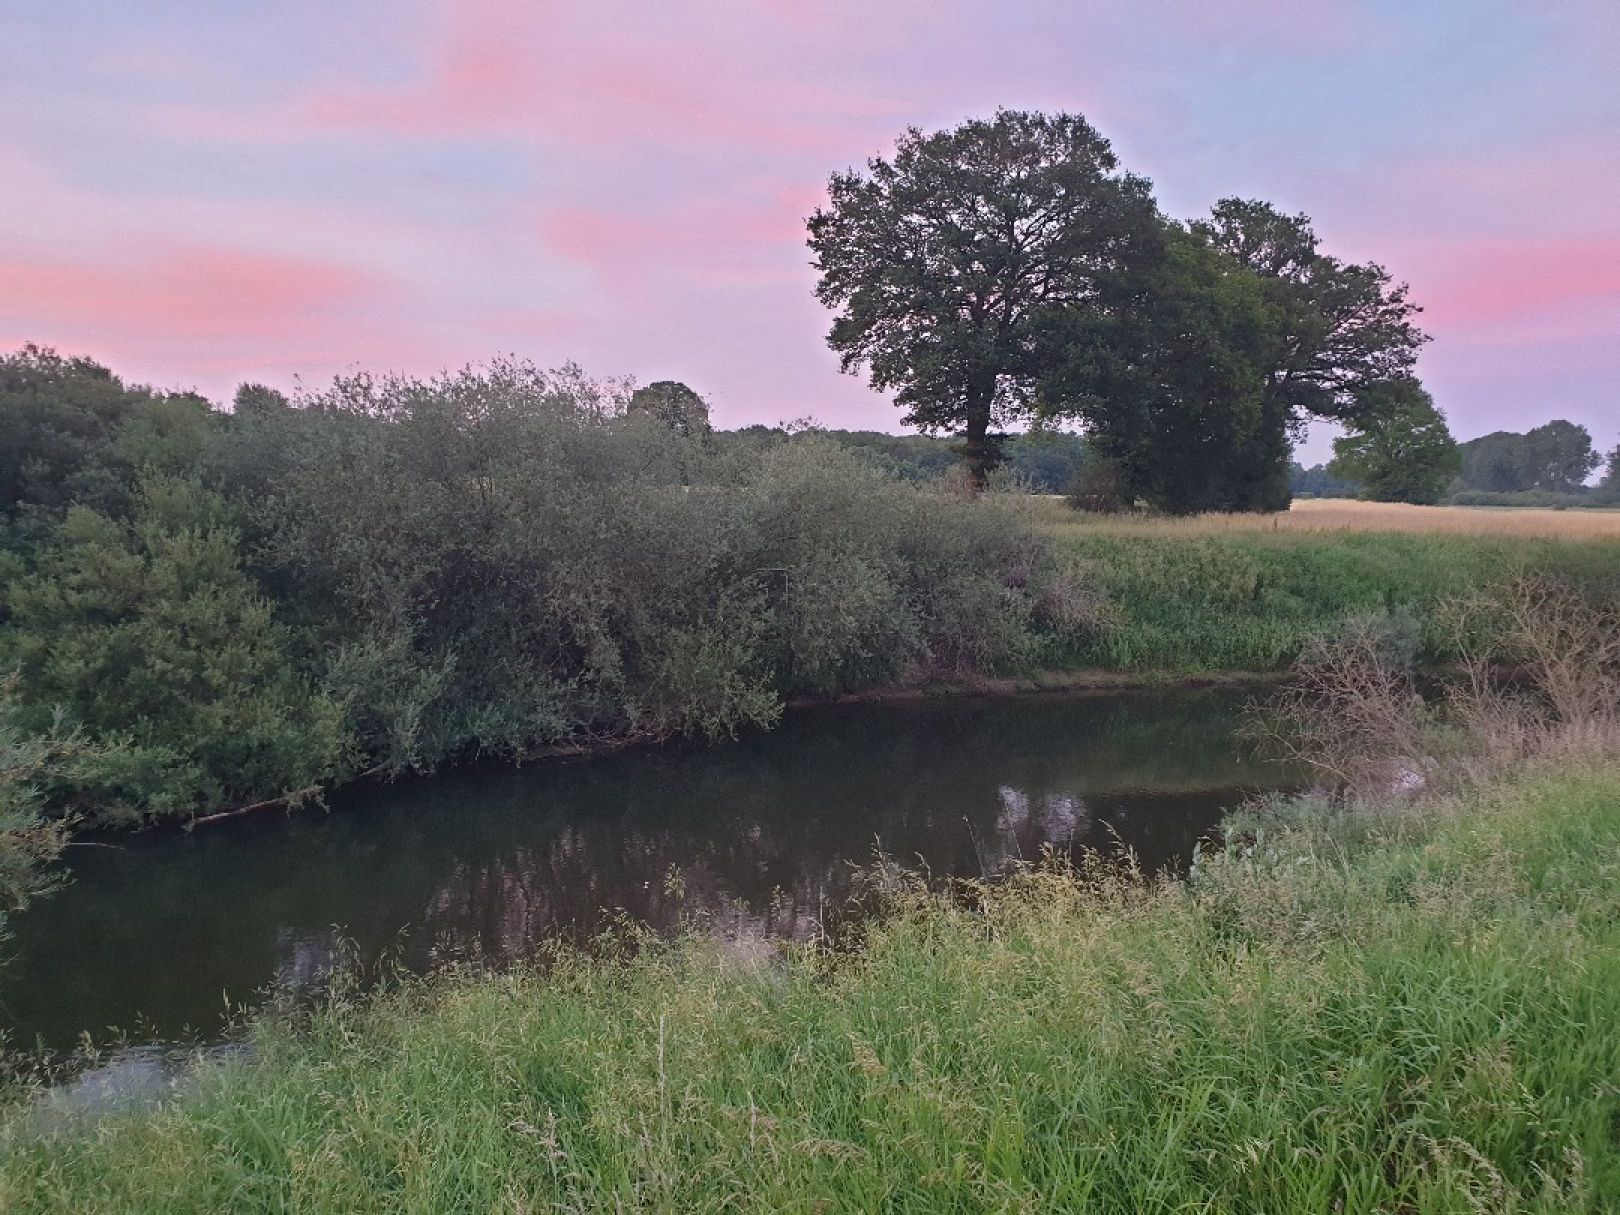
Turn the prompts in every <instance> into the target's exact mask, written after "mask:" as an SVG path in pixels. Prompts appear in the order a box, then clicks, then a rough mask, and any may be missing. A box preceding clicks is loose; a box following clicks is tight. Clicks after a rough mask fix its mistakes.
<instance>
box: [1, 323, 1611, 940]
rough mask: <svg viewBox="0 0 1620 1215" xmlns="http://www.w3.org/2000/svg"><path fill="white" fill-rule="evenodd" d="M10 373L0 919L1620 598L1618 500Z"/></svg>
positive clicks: (559, 375)
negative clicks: (1232, 479)
mask: <svg viewBox="0 0 1620 1215" xmlns="http://www.w3.org/2000/svg"><path fill="white" fill-rule="evenodd" d="M0 389H3V391H4V393H5V394H6V399H7V401H8V402H9V404H8V406H7V408H8V409H9V410H11V411H12V413H13V414H14V415H15V418H14V422H15V423H16V426H17V427H18V428H19V429H18V434H19V436H21V438H22V440H24V441H23V442H21V443H19V445H18V446H17V448H16V450H14V451H11V452H10V453H9V454H8V458H9V459H11V460H12V462H13V464H14V466H15V467H14V468H13V470H12V471H13V473H14V474H15V475H13V476H11V477H10V479H9V480H8V482H7V495H8V496H6V498H5V500H4V501H0V574H3V575H4V577H3V578H0V677H3V679H4V682H3V683H0V742H3V744H4V746H3V748H0V749H3V750H4V752H5V755H6V756H9V757H11V758H10V759H8V760H7V762H5V763H4V764H0V917H3V916H4V915H5V914H6V913H7V912H8V911H14V910H16V909H17V908H18V907H20V906H21V905H22V904H23V903H24V902H25V901H26V899H27V898H28V897H29V895H30V894H31V893H32V892H33V891H34V890H36V889H37V888H38V887H39V885H40V883H41V882H42V881H44V882H48V881H49V878H48V876H45V875H43V874H42V873H41V865H42V864H45V865H48V862H49V860H50V858H51V857H52V856H53V855H54V854H55V853H56V852H57V851H58V850H59V849H60V847H61V845H62V844H63V842H64V841H65V839H66V838H67V836H68V834H69V833H71V832H72V831H74V830H79V829H86V828H88V829H100V828H109V827H112V828H119V827H141V826H148V825H154V824H159V823H181V824H184V823H188V822H189V823H195V822H199V821H208V820H209V819H210V818H211V817H212V816H216V815H222V814H223V815H228V816H235V814H237V813H238V812H240V811H242V810H243V808H245V807H255V806H257V807H264V808H267V809H268V808H275V807H281V806H296V805H299V804H301V803H302V802H304V801H306V800H309V799H311V798H318V797H320V796H322V795H323V793H324V792H326V791H330V790H333V789H336V788H340V787H342V786H343V785H344V784H346V783H348V782H350V781H352V780H355V779H356V778H358V777H360V776H361V775H363V774H364V775H368V776H376V775H383V776H387V775H390V774H401V773H406V772H416V773H420V772H426V771H433V770H437V769H439V768H443V767H448V766H452V765H456V764H460V763H464V762H468V761H471V760H476V759H486V758H507V759H512V760H520V761H521V760H522V759H524V758H525V757H531V758H532V757H536V756H539V755H544V754H547V753H561V754H570V755H577V754H583V753H589V752H592V751H605V750H611V749H616V748H617V747H619V746H622V745H624V744H626V743H631V742H642V741H648V740H658V739H662V738H668V737H676V736H684V737H697V738H709V739H715V740H720V739H725V738H728V737H732V736H734V735H735V734H736V733H737V732H739V731H742V730H748V729H757V728H762V727H767V726H769V725H770V724H771V723H772V722H774V721H775V720H776V718H777V716H778V715H779V714H780V713H781V712H782V711H783V709H784V707H785V706H787V705H791V704H801V703H805V702H815V701H837V700H839V699H841V698H844V697H854V698H872V697H881V696H893V695H922V694H928V693H929V692H930V691H931V692H932V693H933V694H939V693H942V692H946V691H951V690H967V691H975V690H977V691H982V692H997V691H1005V690H1009V689H1018V688H1025V687H1033V688H1039V687H1054V686H1056V687H1079V686H1090V685H1097V686H1109V687H1123V686H1131V685H1137V684H1163V683H1167V682H1178V681H1188V680H1196V681H1200V682H1202V681H1207V680H1209V679H1215V678H1220V679H1225V678H1233V677H1234V676H1232V675H1230V674H1229V673H1231V672H1245V673H1252V674H1256V675H1262V676H1263V675H1266V674H1268V673H1271V674H1274V673H1276V672H1280V671H1283V670H1285V669H1286V668H1287V667H1288V665H1289V664H1290V663H1292V662H1293V661H1294V660H1295V659H1296V658H1298V656H1299V655H1300V654H1301V653H1303V652H1304V651H1305V649H1306V648H1307V647H1308V646H1309V645H1310V644H1311V643H1312V641H1313V639H1314V638H1317V637H1319V636H1322V635H1324V634H1327V633H1332V632H1333V631H1334V630H1336V629H1339V628H1341V627H1343V625H1344V624H1345V622H1346V621H1348V620H1351V619H1354V618H1356V617H1359V616H1362V615H1365V614H1367V613H1380V612H1382V613H1390V614H1394V615H1397V616H1400V617H1402V618H1410V620H1411V621H1413V622H1414V627H1415V628H1416V630H1417V632H1418V633H1419V635H1420V643H1419V655H1418V656H1419V659H1420V660H1421V661H1424V662H1445V661H1447V660H1448V659H1449V658H1450V657H1451V655H1450V652H1449V650H1448V648H1447V647H1448V644H1449V641H1448V639H1447V638H1446V637H1445V636H1444V635H1443V630H1442V629H1440V628H1439V627H1438V626H1437V625H1436V623H1435V621H1434V620H1433V619H1432V612H1433V609H1434V607H1435V605H1437V604H1439V603H1441V602H1444V601H1446V600H1448V599H1451V598H1455V597H1457V596H1459V595H1461V594H1464V593H1466V592H1468V591H1469V590H1471V589H1473V588H1476V587H1479V586H1485V585H1495V584H1500V583H1502V582H1505V581H1506V580H1508V579H1510V578H1512V577H1514V576H1517V575H1520V574H1538V575H1544V576H1552V577H1557V578H1560V579H1563V580H1566V581H1569V582H1571V583H1573V584H1576V585H1579V586H1583V587H1586V588H1588V589H1590V590H1592V591H1594V592H1597V593H1607V592H1610V591H1613V590H1615V589H1616V588H1617V586H1620V534H1616V535H1614V536H1610V535H1608V534H1607V533H1606V532H1604V531H1602V530H1601V528H1595V527H1594V522H1593V521H1594V520H1595V521H1597V522H1598V523H1600V524H1606V523H1607V521H1608V519H1609V518H1610V517H1609V516H1602V517H1600V516H1596V515H1575V514H1572V513H1570V512H1541V513H1539V514H1538V516H1537V518H1536V519H1535V520H1534V521H1533V527H1532V528H1529V529H1528V530H1527V532H1526V534H1522V535H1510V534H1503V533H1502V531H1501V530H1500V529H1499V528H1498V525H1497V523H1496V520H1498V519H1499V518H1501V517H1502V516H1501V514H1500V513H1499V512H1483V511H1481V512H1468V511H1462V512H1459V511H1455V510H1449V511H1448V510H1444V509H1442V508H1423V507H1393V506H1388V505H1384V504H1334V505H1331V506H1330V505H1328V504H1325V503H1320V502H1309V501H1307V502H1301V503H1299V504H1298V505H1297V507H1296V508H1295V510H1293V511H1290V512H1287V513H1286V514H1272V515H1243V516H1231V515H1227V516H1209V515H1204V516H1192V517H1188V518H1180V519H1168V518H1162V517H1161V518H1154V517H1144V516H1140V515H1135V514H1130V513H1126V514H1114V515H1091V514H1083V513H1080V512H1077V511H1075V510H1073V509H1071V505H1070V504H1069V503H1068V502H1065V501H1063V500H1059V499H1056V498H1051V497H1041V496H1036V495H1032V494H1029V493H1025V492H1021V491H1022V490H1023V489H1025V488H1028V486H1029V485H1031V484H1032V483H1033V482H1032V481H1031V480H1030V478H1031V477H1032V476H1034V475H1039V476H1041V477H1044V478H1046V480H1047V483H1048V484H1050V482H1051V478H1053V477H1057V476H1061V475H1063V474H1062V471H1061V470H1062V468H1063V467H1065V466H1067V467H1069V468H1070V471H1071V472H1072V471H1073V469H1074V467H1076V466H1075V465H1074V463H1073V462H1074V461H1076V460H1078V461H1080V465H1079V467H1082V468H1083V467H1084V462H1085V460H1086V459H1087V458H1088V457H1087V456H1086V454H1085V447H1084V444H1080V445H1079V446H1076V444H1077V443H1079V441H1078V440H1077V439H1075V438H1074V436H1068V437H1067V440H1066V441H1064V442H1059V441H1058V440H1057V439H1056V438H1053V437H1050V436H1048V437H1044V438H1042V437H1036V438H1030V439H1027V440H1022V441H1021V445H1020V446H1018V447H1017V449H1016V450H1017V453H1018V454H1017V456H1016V459H1015V461H1014V464H1013V468H1012V475H1010V476H1009V477H1008V478H1007V480H1006V483H1005V484H1001V483H1000V482H997V483H996V484H994V485H992V487H991V490H990V491H989V492H986V493H984V494H982V495H980V496H978V497H977V498H970V497H967V496H964V495H963V494H962V493H961V492H959V491H960V488H961V487H957V489H955V490H953V488H952V486H951V484H950V477H949V476H945V477H936V478H935V479H934V480H926V479H921V480H918V479H911V480H908V479H905V478H904V477H903V476H902V475H898V474H897V472H896V470H897V468H900V467H901V465H899V464H898V463H897V460H898V459H899V457H898V456H897V455H896V454H895V453H894V452H891V451H886V450H884V449H882V447H881V446H873V444H874V442H875V440H874V437H873V436H870V435H853V436H847V438H848V439H849V440H850V441H849V442H845V441H844V440H842V439H840V438H839V437H838V436H837V435H835V434H831V433H823V432H819V431H816V430H814V429H813V428H811V429H803V428H792V427H789V428H783V429H780V430H767V429H765V428H752V429H750V430H746V431H740V432H717V431H714V430H712V429H711V428H710V427H709V424H708V419H707V409H706V406H705V405H704V403H703V401H702V399H701V398H699V397H698V396H697V395H696V394H695V393H692V392H691V391H690V390H689V389H684V388H683V387H682V386H680V385H670V384H664V385H654V386H650V387H649V389H646V390H637V391H635V392H631V391H630V389H629V387H628V385H624V384H614V383H602V382H597V381H592V380H590V379H588V378H587V377H585V376H584V375H583V374H582V373H581V372H580V371H579V369H578V368H575V367H565V368H562V369H560V370H557V371H552V372H546V371H541V370H539V369H538V368H536V367H534V366H533V365H531V364H527V363H521V362H515V361H497V362H495V363H492V364H490V365H489V366H487V367H483V368H471V369H468V370H465V371H462V372H458V373H454V374H447V375H444V376H442V377H439V378H438V379H434V380H426V381H424V380H413V379H406V378H399V377H373V376H370V375H365V374H357V375H355V376H352V377H349V378H346V379H339V380H338V381H336V382H334V384H333V385H332V386H331V387H330V388H328V389H327V390H325V391H323V392H320V393H314V394H306V395H304V396H302V397H300V398H299V399H298V400H296V401H289V400H287V399H286V398H284V397H282V396H281V395H280V394H278V393H276V392H274V391H272V390H270V389H266V388H263V387H260V386H255V385H244V386H243V388H242V389H241V390H240V391H239V392H238V394H237V399H236V401H235V404H234V409H233V410H232V411H231V412H224V411H221V410H218V409H215V408H213V407H212V406H211V405H210V404H209V403H208V402H206V401H203V400H201V399H200V398H196V397H191V396H186V395H184V394H178V395H176V394H170V395H164V394H158V393H154V392H152V391H150V390H148V389H144V388H140V387H135V386H129V385H125V384H124V383H123V382H122V381H120V380H119V379H118V378H117V377H116V376H114V375H113V374H112V373H111V372H110V371H108V370H107V369H105V368H102V367H100V366H98V365H96V364H94V363H92V362H89V361H88V360H84V359H68V358H63V357H61V356H58V355H56V354H54V353H53V352H50V351H47V350H41V349H38V348H34V347H29V348H25V349H24V350H23V351H22V352H20V353H18V354H16V355H12V356H8V357H6V358H4V359H0ZM654 389H656V391H654ZM936 454H937V453H936ZM1020 462H1021V463H1020ZM1436 511H1439V512H1440V513H1438V514H1437V513H1432V512H1436ZM1464 515H1466V516H1467V517H1466V518H1463V517H1462V516H1464ZM1525 517H1528V513H1527V515H1526V516H1525ZM1442 519H1443V521H1442ZM1335 520H1341V521H1346V525H1345V526H1344V527H1339V526H1338V525H1337V523H1336V522H1335ZM1369 520H1371V523H1369V522H1368V521H1369ZM1549 520H1551V521H1549ZM1532 531H1533V533H1534V534H1530V532H1532ZM1553 536H1556V537H1558V539H1557V541H1556V542H1551V541H1550V537H1553ZM913 689H916V691H913ZM0 931H3V920H0Z"/></svg>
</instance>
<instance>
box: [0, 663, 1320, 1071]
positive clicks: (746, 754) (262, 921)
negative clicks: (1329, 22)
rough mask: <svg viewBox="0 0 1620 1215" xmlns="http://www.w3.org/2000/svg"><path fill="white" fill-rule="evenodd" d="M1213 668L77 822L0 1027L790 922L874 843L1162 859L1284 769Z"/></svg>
mask: <svg viewBox="0 0 1620 1215" xmlns="http://www.w3.org/2000/svg"><path fill="white" fill-rule="evenodd" d="M1238 709H1239V700H1238V698H1236V697H1234V695H1233V694H1231V693H1224V692H1223V693H1199V694H1187V693H1182V694H1177V695H1164V694H1156V695H1132V696H1118V695H1115V696H1110V697H1107V698H1095V697H1093V698H1077V697H1066V698H1046V697H1040V698H1027V699H1013V700H1001V701H990V700H955V701H939V702H917V703H907V704H886V705H859V706H847V707H841V708H836V709H823V710H814V711H805V712H801V713H799V714H797V715H795V716H794V717H793V718H792V719H790V721H789V722H788V723H786V724H785V725H784V726H783V727H782V728H781V729H779V730H778V731H776V732H774V733H772V734H770V735H766V736H762V737H758V738H751V739H747V740H744V741H743V742H741V743H738V744H735V745H728V746H724V747H715V748H696V747H694V748H681V749H674V750H662V751H656V752H646V753H640V754H629V755H621V756H617V757H614V758H611V759H603V760H597V761H593V762H589V763H581V764H572V765H562V766H559V765H549V766H537V767H531V768H527V769H522V770H511V769H498V770H484V771H477V772H467V773H460V774H456V775H453V776H449V777H444V778H440V779H436V780H431V781H420V782H412V783H405V784H398V785H394V786H389V787H383V788H375V789H368V790H364V791H360V792H356V793H353V794H350V795H346V796H344V797H343V798H341V799H339V800H338V802H337V803H336V804H334V806H333V812H332V813H324V814H323V813H320V812H305V813H302V814H300V815H298V816H295V817H293V818H292V819H290V820H289V819H285V818H282V817H280V816H269V817H265V818H260V819H257V820H242V821H239V822H236V823H233V824H229V825H225V826H219V827H211V828H207V829H204V830H200V831H198V832H196V833H194V834H192V835H169V836H165V837H161V838H144V839H132V840H125V841H120V845H121V846H119V847H117V848H112V849H108V848H94V849H84V850H81V851H80V852H79V853H78V854H77V855H76V856H75V858H74V864H73V869H74V879H75V880H74V884H73V885H72V886H71V887H69V888H68V889H67V890H65V891H62V892H60V893H58V894H57V895H56V896H54V897H52V898H49V899H46V900H44V901H42V902H40V903H39V904H37V905H36V906H35V907H34V908H32V909H30V910H29V911H28V912H27V913H25V914H24V915H22V916H21V917H19V918H18V919H17V921H16V929H17V934H16V939H15V941H14V942H13V943H12V950H11V952H12V953H13V955H14V956H13V957H12V959H11V960H10V961H9V963H8V964H7V965H5V966H4V967H3V968H0V1022H4V1023H5V1024H6V1025H7V1026H9V1027H10V1029H11V1031H12V1033H13V1035H14V1040H19V1041H21V1042H31V1041H33V1040H34V1039H36V1038H38V1039H41V1040H43V1041H44V1042H45V1043H46V1044H47V1045H50V1046H56V1047H60V1046H65V1045H69V1044H71V1042H72V1041H73V1039H74V1038H75V1037H76V1035H77V1034H78V1032H79V1031H80V1030H89V1031H91V1032H92V1033H93V1034H98V1035H99V1034H104V1033H105V1032H106V1031H107V1030H109V1029H110V1028H114V1027H116V1028H121V1029H129V1028H130V1027H132V1026H135V1025H137V1024H140V1025H143V1026H146V1027H148V1028H146V1029H143V1031H142V1032H143V1033H147V1034H150V1035H153V1036H156V1037H160V1038H161V1037H173V1036H177V1035H179V1034H181V1033H182V1031H183V1030H184V1029H185V1028H186V1027H191V1028H193V1029H198V1030H201V1031H202V1032H204V1033H205V1034H206V1033H208V1032H211V1031H213V1030H214V1029H215V1028H216V1027H217V1026H218V1024H219V1022H220V1016H221V1012H222V1010H223V1008H224V1006H225V1002H226V1000H227V998H229V999H230V1000H234V1001H242V1000H246V999H248V998H249V997H250V996H252V995H253V993H255V992H258V991H262V990H263V989H265V988H266V987H269V986H273V987H277V988H280V989H283V990H307V989H311V988H316V987H319V986H320V985H321V984H322V983H323V982H324V981H325V979H326V978H327V976H328V975H329V974H330V972H331V969H332V967H333V966H334V965H336V964H338V962H339V959H340V958H344V957H347V956H348V951H350V950H353V951H357V952H358V955H359V958H360V959H361V960H362V961H374V960H376V959H377V958H379V957H383V956H392V957H396V958H397V959H398V960H400V961H402V962H403V963H404V964H406V965H408V966H411V967H413V968H418V969H420V968H425V967H429V966H432V965H434V964H435V963H438V962H441V961H443V960H445V959H449V958H463V957H471V956H477V957H488V958H492V959H495V960H501V959H509V958H514V957H518V956H521V955H523V954H525V953H527V952H529V951H530V950H531V949H532V948H533V946H534V944H535V943H536V942H537V941H540V940H543V939H545V938H547V937H551V936H555V935H559V934H561V935H564V936H568V937H571V938H575V939H584V938H589V937H591V936H593V935H595V934H597V933H600V932H602V931H604V930H605V929H607V928H608V927H609V926H610V925H611V924H612V923H613V922H614V920H615V918H616V917H619V916H622V915H629V916H630V917H633V918H635V919H637V920H641V921H645V922H648V923H651V924H653V925H655V926H658V927H661V928H671V927H673V926H675V925H677V924H679V923H682V922H686V921H690V920H691V919H692V918H694V917H701V918H703V919H705V920H706V921H707V922H709V923H710V924H711V925H712V927H713V929H714V930H715V931H717V932H720V933H722V934H725V935H727V936H729V937H732V938H735V939H739V940H747V939H750V938H755V937H760V936H767V937H769V936H786V937H804V936H806V935H808V934H809V933H810V932H812V931H813V930H814V928H815V926H816V924H817V923H818V922H820V921H821V919H822V918H823V917H824V916H825V914H826V913H827V910H828V908H830V907H832V906H835V905H836V904H837V903H838V902H839V901H840V900H841V899H842V898H843V897H844V896H845V894H846V892H847V890H848V886H849V873H850V865H851V863H852V862H864V861H868V860H870V859H872V858H873V857H874V856H875V855H877V854H878V853H879V852H880V851H881V852H882V853H884V854H887V855H889V856H892V857H894V858H895V859H897V860H898V861H900V862H901V863H903V864H916V865H921V866H924V867H926V868H927V869H929V870H930V871H932V872H934V873H936V874H941V875H944V874H949V875H962V876H967V875H984V874H989V875H993V874H997V873H1000V872H1002V871H1003V870H1004V869H1005V868H1006V866H1007V865H1008V864H1010V863H1013V862H1015V861H1018V860H1020V859H1022V860H1031V859H1034V858H1036V857H1038V856H1039V854H1040V852H1041V850H1042V848H1043V847H1045V846H1052V847H1057V848H1060V849H1075V848H1079V847H1084V846H1089V847H1104V848H1106V847H1110V846H1112V845H1114V843H1115V841H1116V840H1118V841H1123V843H1124V844H1126V845H1128V846H1129V847H1130V848H1132V849H1133V850H1134V851H1135V852H1136V853H1137V854H1138V856H1139V858H1140V860H1141V862H1142V864H1143V866H1144V867H1145V868H1148V869H1154V868H1159V867H1163V866H1166V865H1172V866H1173V865H1179V864H1181V863H1184V862H1185V860H1186V859H1187V858H1188V857H1189V856H1190V855H1191V852H1192V850H1193V848H1194V846H1195V844H1196V842H1197V840H1198V839H1199V838H1200V837H1201V836H1203V835H1204V834H1205V833H1207V832H1208V831H1209V829H1210V828H1211V827H1212V826H1213V825H1214V824H1215V822H1216V821H1217V820H1218V818H1219V817H1220V815H1221V814H1222V813H1223V812H1224V811H1225V810H1226V809H1227V808H1229V807H1231V806H1232V805H1234V804H1235V803H1237V802H1238V801H1240V800H1241V799H1242V798H1243V797H1244V796H1245V795H1246V794H1248V793H1250V792H1252V791H1256V790H1260V789H1265V788H1274V787H1280V786H1282V785H1284V784H1286V783H1288V781H1289V774H1288V773H1286V772H1284V771H1281V770H1279V769H1278V768H1277V767H1275V766H1273V765H1269V764H1267V763H1264V762H1262V761H1260V760H1259V759H1257V758H1256V757H1255V756H1253V755H1252V754H1251V753H1250V752H1249V751H1248V750H1247V749H1246V748H1245V747H1243V746H1241V745H1240V744H1238V743H1237V742H1236V741H1235V740H1234V738H1233V734H1232V727H1233V723H1234V720H1235V718H1236V714H1237V711H1238Z"/></svg>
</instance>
